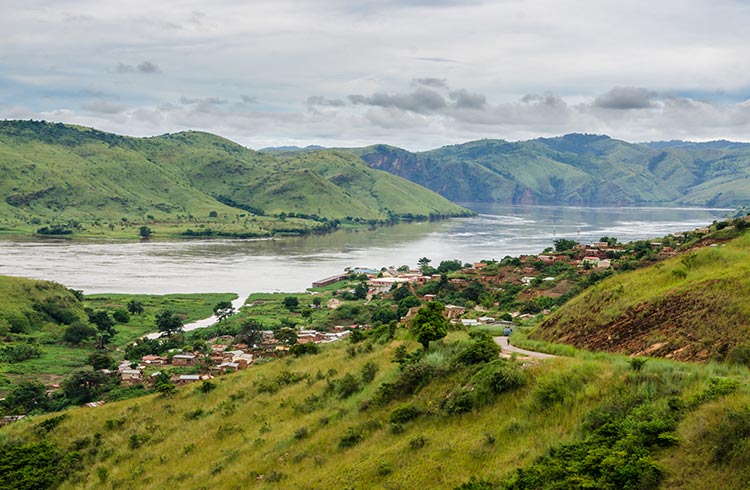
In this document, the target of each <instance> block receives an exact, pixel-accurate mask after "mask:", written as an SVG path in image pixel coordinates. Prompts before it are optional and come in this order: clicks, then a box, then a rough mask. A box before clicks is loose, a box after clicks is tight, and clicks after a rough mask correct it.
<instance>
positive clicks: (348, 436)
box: [339, 427, 364, 449]
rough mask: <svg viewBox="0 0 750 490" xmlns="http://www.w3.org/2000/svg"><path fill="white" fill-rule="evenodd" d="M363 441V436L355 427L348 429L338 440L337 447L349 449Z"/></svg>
mask: <svg viewBox="0 0 750 490" xmlns="http://www.w3.org/2000/svg"><path fill="white" fill-rule="evenodd" d="M363 439H364V434H363V433H362V430H361V429H359V428H357V427H349V428H348V429H346V432H345V433H344V435H342V436H341V438H340V439H339V447H340V448H341V449H346V448H350V447H353V446H356V445H357V444H359V443H360V442H362V440H363Z"/></svg>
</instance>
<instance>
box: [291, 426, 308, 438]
mask: <svg viewBox="0 0 750 490" xmlns="http://www.w3.org/2000/svg"><path fill="white" fill-rule="evenodd" d="M308 435H309V434H308V432H307V427H300V428H299V429H297V430H295V431H294V438H295V439H297V440H298V441H300V440H302V439H306V438H307V436H308Z"/></svg>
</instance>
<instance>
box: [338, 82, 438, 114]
mask: <svg viewBox="0 0 750 490" xmlns="http://www.w3.org/2000/svg"><path fill="white" fill-rule="evenodd" d="M349 101H350V102H351V103H352V104H361V105H370V106H376V107H390V108H395V109H401V110H405V111H411V112H416V113H420V114H427V113H430V112H435V111H439V110H441V109H444V108H445V107H446V106H447V103H446V101H445V99H444V98H443V96H442V95H440V94H439V93H437V92H435V91H434V90H430V89H427V88H423V87H419V88H417V89H416V90H415V91H414V92H412V93H409V94H395V95H390V94H386V93H382V92H378V93H374V94H372V95H350V96H349Z"/></svg>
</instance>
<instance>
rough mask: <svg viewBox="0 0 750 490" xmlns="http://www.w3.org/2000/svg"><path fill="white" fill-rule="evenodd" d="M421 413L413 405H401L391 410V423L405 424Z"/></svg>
mask: <svg viewBox="0 0 750 490" xmlns="http://www.w3.org/2000/svg"><path fill="white" fill-rule="evenodd" d="M420 415H422V411H421V410H419V409H418V408H417V407H415V406H414V405H411V404H409V405H401V406H400V407H398V408H397V409H395V410H394V411H393V412H391V423H392V424H405V423H406V422H410V421H412V420H414V419H416V418H417V417H419V416H420Z"/></svg>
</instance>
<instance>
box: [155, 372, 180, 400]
mask: <svg viewBox="0 0 750 490" xmlns="http://www.w3.org/2000/svg"><path fill="white" fill-rule="evenodd" d="M154 389H155V390H156V391H157V392H158V393H160V394H161V396H165V397H168V396H172V395H174V394H175V392H176V391H177V387H176V386H175V385H174V383H172V380H171V379H170V378H169V375H168V374H167V373H165V372H164V371H162V372H161V373H159V375H158V376H157V377H156V383H154Z"/></svg>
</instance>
